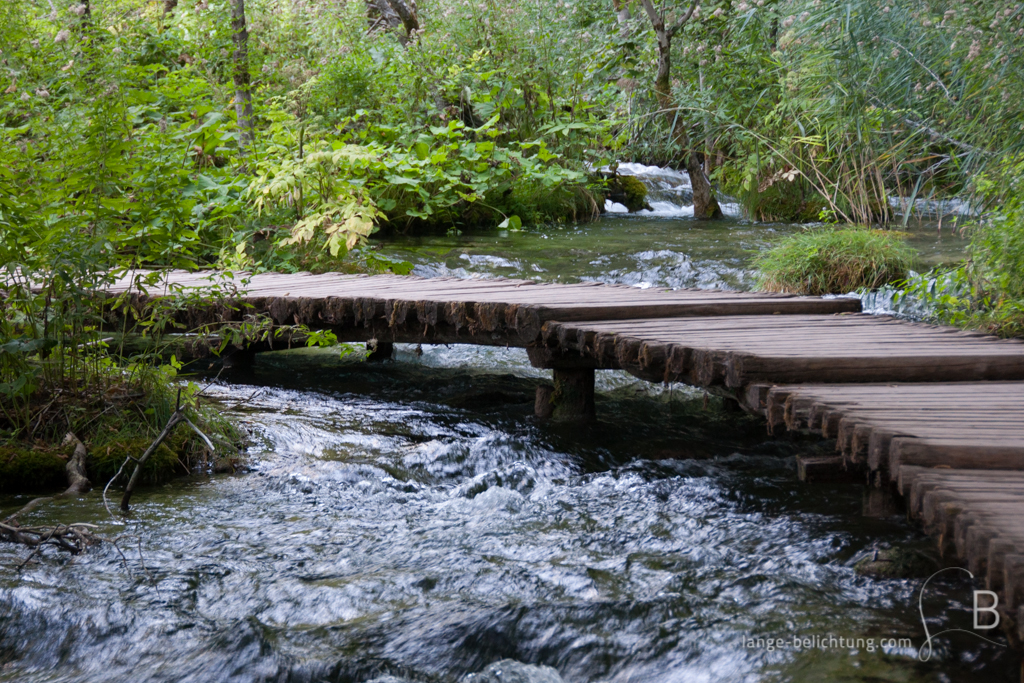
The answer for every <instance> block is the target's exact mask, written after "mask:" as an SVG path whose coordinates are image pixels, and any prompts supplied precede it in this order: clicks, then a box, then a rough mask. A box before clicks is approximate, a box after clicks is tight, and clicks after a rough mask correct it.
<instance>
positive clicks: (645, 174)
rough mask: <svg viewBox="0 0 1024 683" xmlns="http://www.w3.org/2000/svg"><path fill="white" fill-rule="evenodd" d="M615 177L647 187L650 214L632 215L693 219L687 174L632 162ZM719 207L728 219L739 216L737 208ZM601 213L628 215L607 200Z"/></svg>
mask: <svg viewBox="0 0 1024 683" xmlns="http://www.w3.org/2000/svg"><path fill="white" fill-rule="evenodd" d="M618 173H619V175H628V176H634V177H635V178H636V179H637V180H639V181H640V182H642V183H643V184H644V185H645V186H646V187H647V203H648V204H649V205H650V207H651V210H646V209H645V210H643V211H638V212H636V214H634V215H638V216H659V217H664V218H685V217H690V216H693V187H692V186H691V185H690V177H689V176H688V175H687V174H686V173H683V172H682V171H677V170H675V169H672V168H663V167H661V166H645V165H644V164H637V163H632V162H623V163H620V164H619V167H618ZM721 199H725V197H722V198H721ZM721 199H720V200H719V201H720V202H721ZM721 205H722V213H724V214H726V215H727V216H739V215H740V207H739V204H736V203H732V202H730V203H726V202H721ZM604 209H605V211H607V212H608V213H629V209H627V208H626V207H625V206H623V205H622V204H617V203H615V202H612V201H610V200H606V201H605V205H604Z"/></svg>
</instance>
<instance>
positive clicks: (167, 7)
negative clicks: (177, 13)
mask: <svg viewBox="0 0 1024 683" xmlns="http://www.w3.org/2000/svg"><path fill="white" fill-rule="evenodd" d="M177 6H178V0H164V14H173V13H174V10H175V8H176V7H177Z"/></svg>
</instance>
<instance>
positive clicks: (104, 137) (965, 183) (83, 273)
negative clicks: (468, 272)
mask: <svg viewBox="0 0 1024 683" xmlns="http://www.w3.org/2000/svg"><path fill="white" fill-rule="evenodd" d="M396 2H397V0H372V1H367V0H320V1H317V2H313V1H312V0H247V1H244V2H243V0H178V1H177V2H174V1H173V0H160V1H156V0H10V1H9V2H6V3H5V4H4V11H3V12H2V13H0V93H2V100H0V257H2V261H3V267H4V271H3V272H4V282H3V285H2V286H0V290H2V296H3V299H4V306H3V315H2V320H0V404H2V405H3V406H4V410H5V411H6V416H5V418H4V419H5V420H6V423H7V424H8V425H16V427H17V428H16V429H15V432H17V433H23V432H24V430H25V429H26V425H29V427H28V428H29V429H31V427H30V425H31V424H32V423H33V419H34V418H33V415H35V413H33V412H32V406H33V405H35V404H33V403H32V401H33V400H39V397H40V392H41V391H43V389H44V388H45V387H46V386H49V387H50V390H56V387H57V386H58V385H61V386H62V385H63V384H64V383H66V382H67V381H68V379H67V378H68V377H77V376H78V375H77V374H76V373H78V372H79V370H81V371H82V372H83V373H85V375H88V373H90V372H96V373H98V374H97V375H96V377H99V378H102V377H106V378H107V379H105V380H103V381H110V382H113V380H111V379H110V375H109V373H107V370H103V371H100V370H90V368H100V367H101V365H102V364H97V363H98V361H97V360H96V359H94V358H92V357H91V356H90V354H92V353H93V350H94V349H93V347H91V346H88V345H89V344H93V343H94V342H96V341H97V340H98V339H99V338H100V336H101V331H100V324H99V322H100V321H99V320H98V319H96V318H95V316H94V313H93V312H92V309H91V300H90V296H91V294H92V293H93V292H95V290H96V289H97V288H98V287H99V286H100V285H102V284H103V283H105V282H108V281H109V278H111V277H113V276H114V275H115V274H118V273H129V272H138V271H139V270H140V269H145V268H154V267H158V268H166V267H176V268H189V269H192V268H197V267H211V266H215V267H220V268H225V269H234V270H238V269H245V270H249V271H257V272H258V271H261V270H279V271H296V270H300V269H312V270H326V269H332V270H361V271H379V270H395V271H397V272H402V270H403V267H402V264H398V263H393V262H391V261H389V260H388V259H386V258H382V257H380V256H379V255H376V254H374V252H373V251H372V250H370V249H368V248H366V247H367V238H368V237H369V236H370V235H371V234H372V233H374V232H375V231H377V230H385V231H402V232H409V231H422V230H451V231H458V230H462V229H465V228H467V227H470V226H478V227H479V226H485V227H486V226H495V227H497V226H501V227H505V228H511V229H518V228H520V227H521V226H523V225H524V224H545V223H553V222H580V221H584V220H587V219H590V218H593V217H594V216H596V215H597V213H598V212H599V211H600V209H601V207H602V205H603V200H602V197H603V192H604V191H605V183H604V181H603V179H602V178H601V177H600V175H599V174H597V173H596V172H595V171H596V170H597V169H601V168H603V167H605V166H606V165H608V164H610V163H612V162H614V161H616V160H635V161H643V162H646V163H659V164H666V165H674V166H677V167H687V168H689V166H688V164H692V163H696V164H697V165H698V167H699V166H700V165H702V166H703V169H702V170H703V172H704V173H706V174H707V176H708V177H709V178H710V179H711V181H712V184H713V185H714V186H715V188H717V191H719V192H723V193H725V194H729V195H733V196H736V197H738V198H739V199H740V200H741V201H742V203H743V205H744V206H745V207H746V208H747V210H748V213H749V215H751V216H752V217H754V218H757V219H759V220H793V219H806V218H816V219H821V220H825V221H830V222H839V223H878V222H882V223H886V222H892V221H893V220H897V218H896V216H895V215H894V208H895V207H899V206H904V207H912V206H914V203H915V200H918V199H922V198H943V197H952V196H960V197H969V198H971V199H972V201H973V202H974V205H975V209H976V216H975V220H974V224H975V227H973V228H971V229H972V230H973V235H974V237H973V248H972V249H973V250H972V258H971V261H970V262H969V263H968V265H967V266H965V267H964V268H963V269H962V276H958V277H960V279H959V280H957V282H959V284H958V285H957V287H958V289H956V292H958V294H957V295H956V296H954V295H953V294H949V293H948V292H947V294H945V295H942V296H938V295H936V296H937V298H938V299H941V300H942V301H945V302H946V303H945V304H943V305H946V308H947V309H948V315H946V319H948V320H953V321H956V320H962V319H966V318H969V319H976V318H977V316H978V315H985V316H993V315H994V316H996V317H997V318H999V316H1003V317H1004V318H1005V317H1007V316H1009V318H1008V319H1016V320H1019V319H1020V311H1021V310H1022V306H1021V304H1020V302H1021V301H1024V291H1022V285H1021V279H1020V273H1021V272H1024V268H1022V267H1021V266H1022V262H1024V257H1022V255H1021V254H1022V253H1024V249H1022V247H1021V242H1022V238H1021V234H1022V230H1024V227H1022V224H1024V209H1022V208H1021V207H1022V206H1024V204H1022V202H1021V200H1020V199H1019V197H1020V189H1021V182H1022V180H1021V178H1022V177H1024V166H1022V162H1021V148H1022V143H1024V111H1022V107H1024V88H1022V84H1024V79H1022V68H1024V59H1022V58H1021V57H1022V55H1021V49H1022V47H1024V38H1022V36H1024V16H1022V13H1024V9H1022V6H1020V5H1017V4H1013V3H1005V2H1000V1H997V0H978V1H977V2H974V3H954V2H952V1H951V0H947V1H935V2H933V1H925V0H910V1H908V2H900V3H895V2H890V1H889V0H738V1H737V0H704V1H703V2H699V3H690V2H683V1H682V0H660V1H657V2H655V1H654V0H644V1H643V2H638V1H633V2H627V1H625V0H622V1H614V2H613V1H612V0H475V1H473V2H470V1H469V0H421V2H420V3H419V5H416V3H411V4H410V3H408V2H405V1H404V0H403V2H401V3H399V4H398V5H396ZM395 6H398V7H400V8H404V9H403V12H404V13H405V14H404V15H403V16H400V17H399V20H397V21H392V20H390V19H389V17H390V16H391V15H389V14H388V12H387V11H386V9H387V7H392V9H393V8H394V7H395ZM410 9H411V10H413V12H414V14H415V16H408V12H409V10H410ZM652 17H655V18H658V17H660V18H661V20H662V23H663V24H664V26H672V27H673V30H676V29H677V32H674V33H673V40H672V43H671V54H670V56H671V58H672V62H671V63H672V68H671V72H670V74H669V76H670V79H669V86H670V92H668V93H666V92H663V91H660V90H659V91H658V92H655V71H656V67H657V65H658V63H659V58H660V57H659V47H658V43H657V32H656V31H655V30H654V28H655V25H654V24H652V21H651V18H652ZM681 18H686V19H687V20H686V21H685V22H682V21H681ZM240 27H241V29H244V30H240ZM242 48H244V49H242ZM250 109H251V112H250V111H249V110H250ZM240 117H241V118H240ZM681 133H685V135H681ZM684 140H685V141H686V142H687V144H689V145H690V147H689V148H688V149H681V148H680V144H681V141H684ZM690 170H691V172H692V171H693V169H690ZM903 213H904V215H909V212H908V211H904V212H903ZM946 279H947V280H948V279H949V278H946ZM943 281H945V280H943ZM141 285H142V283H140V286H141ZM915 286H917V285H915ZM929 287H931V285H929V284H924V285H920V286H919V287H918V290H920V291H917V290H913V287H912V288H911V290H908V294H907V295H908V296H910V295H921V296H930V295H931V294H929V291H930V290H929ZM932 289H934V288H932ZM915 291H917V294H914V292H915ZM965 292H967V293H966V294H964V293H965ZM943 296H944V297H945V298H944V299H943V298H942V297H943ZM947 304H948V305H947ZM965 311H968V312H967V313H965ZM979 311H980V312H981V313H979ZM998 311H1001V312H998ZM1015 311H1016V313H1015ZM958 316H959V317H958ZM965 316H966V318H965ZM1014 316H1017V317H1016V318H1014ZM1000 319H1002V318H1000ZM1000 325H1002V326H1003V327H1002V328H1003V329H1014V328H1013V327H1012V324H1003V323H1000ZM1007 325H1009V326H1007ZM58 366H59V368H58ZM103 367H104V368H105V367H106V366H103ZM55 368H56V369H55ZM104 373H107V374H104ZM85 375H83V377H85ZM143 375H145V373H142V375H138V376H139V377H141V376H143ZM119 376H120V375H119ZM132 376H133V377H134V376H135V375H132ZM83 381H84V382H85V384H86V385H88V383H89V382H92V381H93V380H92V379H88V380H86V379H83ZM97 381H99V380H97ZM147 381H148V380H147ZM101 383H102V382H101ZM114 383H115V384H116V382H114ZM72 385H73V386H75V385H74V382H72ZM83 386H84V385H83ZM97 386H99V385H97ZM129 393H130V392H129ZM32 397H35V398H34V399H33V398H32ZM30 399H31V400H30ZM44 405H45V404H44ZM37 409H38V406H37ZM26 410H27V412H25V411H26Z"/></svg>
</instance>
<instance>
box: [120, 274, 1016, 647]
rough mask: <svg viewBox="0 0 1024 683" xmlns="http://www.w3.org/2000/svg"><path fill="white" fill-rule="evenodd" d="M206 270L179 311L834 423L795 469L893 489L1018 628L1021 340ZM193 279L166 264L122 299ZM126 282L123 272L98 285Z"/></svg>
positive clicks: (808, 423) (734, 311) (608, 289)
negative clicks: (643, 384) (218, 296)
mask: <svg viewBox="0 0 1024 683" xmlns="http://www.w3.org/2000/svg"><path fill="white" fill-rule="evenodd" d="M224 284H226V286H227V290H228V291H229V296H228V298H227V300H226V301H224V300H221V301H213V300H210V301H208V302H205V303H196V302H194V301H193V303H191V304H190V305H188V306H184V307H182V308H181V309H180V311H179V312H178V313H177V317H178V318H179V321H180V322H182V323H184V324H196V323H199V322H219V321H237V320H241V319H242V318H243V317H244V316H245V315H248V314H252V313H257V314H265V315H268V316H270V317H271V318H273V320H274V322H275V323H277V324H282V325H283V324H304V325H308V326H309V327H311V328H326V329H330V330H332V331H334V332H335V333H336V334H337V336H338V338H339V339H340V340H344V341H361V340H368V339H375V340H377V341H379V342H412V343H469V344H491V345H510V346H520V347H526V348H527V349H528V351H529V354H530V358H531V361H533V363H534V365H536V366H538V367H547V368H552V369H554V370H555V373H554V374H555V378H556V382H557V381H559V377H560V376H561V377H562V380H563V381H565V382H566V384H565V386H566V387H568V388H567V389H566V390H565V391H564V392H562V395H563V399H564V397H565V396H566V395H568V394H569V393H571V392H570V391H569V388H571V387H570V384H569V380H568V379H566V378H571V377H577V378H578V377H584V378H586V377H587V376H588V374H587V373H589V389H587V387H586V382H585V381H584V382H582V383H581V384H579V385H578V386H577V387H576V389H577V390H580V391H582V392H583V394H584V395H582V396H577V398H579V406H580V409H581V410H583V411H586V410H587V405H589V406H590V409H592V406H593V397H592V391H593V370H595V369H600V368H621V369H624V370H627V371H629V372H631V373H633V374H634V375H636V376H638V377H641V378H643V379H646V380H650V381H655V382H663V381H664V382H674V381H679V382H686V383H689V384H693V385H696V386H701V387H706V388H708V390H710V391H714V392H716V393H719V394H722V395H725V396H727V397H730V398H732V399H734V400H736V401H737V402H738V403H740V405H742V406H743V407H744V408H745V409H747V410H748V411H751V412H755V413H758V414H761V415H764V416H765V418H766V420H767V422H768V427H769V429H770V430H780V429H792V430H806V431H811V432H816V433H820V434H821V435H822V436H823V437H825V438H829V439H833V438H834V439H835V440H836V451H837V453H836V455H835V456H834V457H832V458H826V459H825V460H826V461H827V462H820V461H819V462H814V461H806V462H804V463H803V472H804V473H805V474H806V475H807V476H808V478H813V477H814V476H819V475H820V474H821V473H822V472H824V473H826V474H828V473H832V474H836V473H842V474H844V475H845V476H848V477H855V478H859V479H860V480H861V481H864V482H865V483H867V484H868V485H869V486H871V487H875V488H876V489H877V490H883V491H884V490H889V491H896V492H898V493H899V494H900V495H902V496H903V500H904V501H905V503H906V509H907V512H908V514H909V515H910V516H911V518H913V519H918V520H920V521H921V522H922V524H923V525H924V528H925V529H926V530H928V531H929V532H930V533H933V534H934V535H936V536H937V538H938V539H939V544H940V548H941V549H942V552H943V553H944V555H945V556H946V557H948V558H950V559H958V560H959V561H961V562H963V563H965V564H966V565H967V566H968V567H969V568H970V569H971V571H972V572H974V573H975V574H976V575H978V576H980V577H983V578H984V579H985V580H986V582H987V584H988V586H989V588H991V589H992V590H996V591H1000V595H1001V596H1002V598H1001V609H1002V615H1003V619H1004V624H1006V625H1009V626H1011V632H1014V633H1016V635H1017V636H1018V637H1019V638H1020V639H1022V640H1024V514H1022V513H1024V343H1021V342H1019V341H1003V340H998V339H994V338H992V337H988V336H985V335H982V334H978V333H971V332H963V331H959V330H955V329H951V328H943V327H936V326H932V325H925V324H920V323H909V322H905V321H900V320H896V319H893V318H888V317H882V316H870V315H864V314H861V313H860V312H859V311H860V303H859V301H857V300H856V299H848V298H834V299H820V298H813V297H797V296H789V295H777V294H758V293H746V292H723V291H706V290H679V291H666V290H655V289H646V290H644V289H637V288H633V287H623V286H612V285H600V284H593V283H586V284H572V285H564V284H540V283H536V282H532V281H524V280H502V279H480V280H464V279H452V278H436V279H423V278H414V277H399V276H390V275H388V276H372V277H371V276H353V275H337V274H328V275H309V274H300V275H274V274H268V275H257V276H254V277H252V278H251V279H246V278H243V277H240V276H236V277H234V278H231V279H229V280H227V281H226V283H225V282H224V281H222V285H221V286H222V288H223V287H224ZM209 285H210V282H209V280H207V279H204V278H203V276H201V275H195V274H187V273H169V274H167V275H166V276H165V277H164V278H163V281H162V283H161V284H159V285H157V286H156V287H153V288H151V289H150V290H149V292H148V293H147V294H146V295H145V296H139V295H134V296H133V299H134V301H135V304H136V305H137V306H144V305H146V304H147V303H149V302H151V301H152V300H153V299H155V298H159V297H162V296H165V295H168V294H171V293H173V292H175V291H178V292H188V291H193V292H197V291H200V290H201V289H202V288H204V287H209ZM126 290H127V281H125V282H121V283H119V284H118V285H117V286H115V287H113V288H111V290H110V294H118V293H123V292H125V291H126ZM560 373H561V374H560ZM580 387H582V389H580ZM588 390H589V391H590V396H589V398H588V397H587V396H586V395H585V394H586V392H587V391H588ZM541 395H542V392H541V391H540V390H539V391H538V396H539V399H538V413H539V414H541V413H542V406H541V403H542V401H541V399H540V397H541ZM550 395H551V394H550V391H549V392H548V394H547V395H546V396H547V397H550ZM544 400H548V399H547V398H545V399H544ZM588 400H589V404H588V403H587V401H588Z"/></svg>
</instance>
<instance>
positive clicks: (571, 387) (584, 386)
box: [538, 368, 595, 422]
mask: <svg viewBox="0 0 1024 683" xmlns="http://www.w3.org/2000/svg"><path fill="white" fill-rule="evenodd" d="M553 375H554V379H555V388H554V390H553V391H552V392H551V398H550V404H551V419H552V420H556V421H559V422H576V421H585V420H593V419H594V416H595V412H594V371H593V370H592V369H590V368H582V369H572V370H561V369H558V368H555V369H554V370H553ZM539 394H540V392H539V391H538V395H539Z"/></svg>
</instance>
